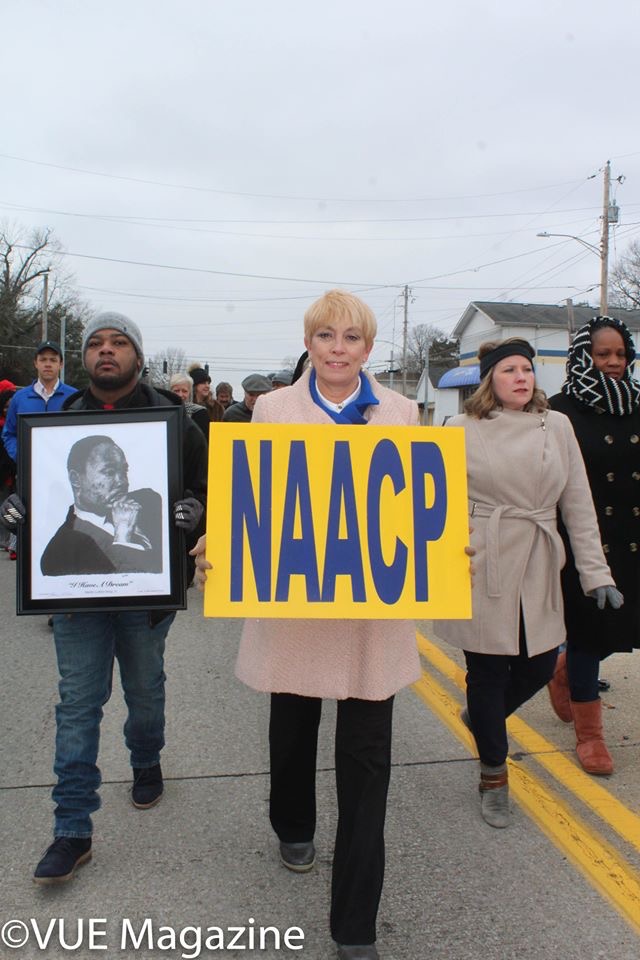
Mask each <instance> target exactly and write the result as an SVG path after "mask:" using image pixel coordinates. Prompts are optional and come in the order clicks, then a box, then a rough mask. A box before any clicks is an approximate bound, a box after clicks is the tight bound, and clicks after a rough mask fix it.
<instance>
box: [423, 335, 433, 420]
mask: <svg viewBox="0 0 640 960" xmlns="http://www.w3.org/2000/svg"><path fill="white" fill-rule="evenodd" d="M430 352H431V341H430V340H427V349H426V352H425V356H424V370H423V378H424V390H423V395H424V400H423V402H424V420H423V425H424V426H425V427H428V426H429V390H430V387H431V384H430V383H429V354H430Z"/></svg>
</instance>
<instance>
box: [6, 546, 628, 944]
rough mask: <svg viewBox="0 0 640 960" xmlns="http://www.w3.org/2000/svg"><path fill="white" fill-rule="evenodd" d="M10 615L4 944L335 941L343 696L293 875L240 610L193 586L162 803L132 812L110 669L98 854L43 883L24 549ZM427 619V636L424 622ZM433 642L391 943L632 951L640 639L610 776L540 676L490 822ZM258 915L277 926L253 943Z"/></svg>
mask: <svg viewBox="0 0 640 960" xmlns="http://www.w3.org/2000/svg"><path fill="white" fill-rule="evenodd" d="M0 621H1V623H2V651H3V669H2V671H1V673H0V684H1V691H2V693H1V697H0V719H1V723H0V730H1V731H2V733H1V739H0V758H1V763H0V803H1V807H0V809H1V811H2V812H1V830H2V850H3V851H4V868H3V869H2V871H1V876H0V957H2V958H8V957H11V958H15V960H31V958H34V960H35V958H37V957H74V958H81V960H89V958H95V957H107V958H116V957H136V958H138V960H149V958H150V960H153V958H157V957H171V958H176V957H182V958H185V960H195V958H197V957H223V956H229V957H246V956H268V957H274V958H275V957H278V956H287V957H295V956H300V955H302V956H304V957H305V958H306V960H320V958H333V957H334V955H335V954H334V948H333V945H332V942H331V939H330V936H329V932H328V921H327V913H328V900H329V883H330V864H331V853H332V844H333V833H334V830H335V820H336V807H335V797H334V785H333V764H332V750H331V741H332V725H333V721H334V709H333V705H332V704H331V703H327V704H326V707H325V711H324V716H323V730H322V733H321V743H322V746H321V752H320V758H319V766H320V772H319V775H318V800H319V825H318V832H317V836H316V843H317V847H318V853H319V858H318V863H317V867H316V868H315V869H314V870H313V871H312V872H311V873H310V874H307V875H304V876H300V875H294V874H292V873H290V872H289V871H287V870H286V869H284V868H283V867H282V866H281V864H280V863H279V861H278V857H277V849H276V843H275V840H274V837H273V836H272V834H271V830H270V827H269V823H268V819H267V796H268V762H267V750H266V730H267V713H268V699H267V697H266V696H264V695H261V694H257V693H254V692H253V691H251V690H248V689H246V688H244V687H243V686H242V685H241V684H240V683H239V682H238V681H237V680H236V679H235V678H234V675H233V663H234V657H235V651H236V648H237V643H238V637H239V631H240V627H241V624H240V622H238V621H233V620H206V621H205V620H204V619H203V617H202V602H201V597H200V596H199V595H198V594H197V593H196V592H195V591H194V590H193V589H191V590H190V591H189V610H188V611H186V612H184V613H180V614H178V617H177V620H176V623H175V624H174V627H173V628H172V630H171V632H170V635H169V640H168V653H167V676H168V681H167V693H168V706H167V721H168V722H167V746H166V748H165V751H164V753H163V761H162V762H163V769H164V773H165V777H166V791H165V796H164V797H163V800H162V802H161V803H160V804H159V805H158V806H157V807H156V808H154V809H152V810H149V811H138V810H135V809H134V808H133V807H132V806H131V803H130V801H129V793H128V791H129V786H130V769H129V765H128V758H127V756H126V755H125V749H124V744H123V741H122V733H121V730H122V724H123V720H124V708H123V702H122V696H121V693H120V690H119V686H118V683H117V679H116V682H115V689H114V694H113V696H112V699H111V701H110V702H109V704H108V705H107V706H106V708H105V718H104V721H103V728H102V743H101V753H100V764H101V769H102V773H103V780H104V782H103V787H102V791H101V795H102V800H103V806H102V809H101V810H100V811H99V812H98V814H97V815H96V816H95V835H94V856H93V859H92V861H91V862H90V863H88V864H87V865H86V866H84V867H83V868H82V869H81V870H79V871H78V874H77V876H76V877H75V878H74V879H73V880H72V881H71V882H70V883H68V884H65V885H63V886H61V887H59V888H41V887H37V886H35V885H34V884H33V883H32V881H31V875H32V871H33V868H34V866H35V864H36V863H37V861H38V859H39V857H40V855H41V853H42V851H43V849H44V848H45V847H46V846H47V845H48V843H49V842H50V838H51V812H52V804H51V800H50V790H51V786H52V769H51V768H52V758H53V739H54V706H55V703H56V699H57V686H56V667H55V658H54V651H53V643H52V636H51V631H50V630H49V628H48V627H47V623H46V618H45V617H42V616H31V617H16V616H15V564H13V563H11V562H10V561H9V560H8V557H7V555H6V554H5V553H2V554H0ZM419 628H420V631H421V633H422V634H424V635H425V636H427V637H429V638H430V639H431V640H433V639H434V638H433V636H432V635H431V633H430V625H429V624H420V625H419ZM421 643H422V652H423V653H424V655H425V660H424V663H425V667H426V669H427V670H428V672H429V674H430V675H431V677H432V679H430V680H425V682H424V684H421V685H420V688H419V689H417V690H405V691H403V692H402V693H401V694H400V695H399V696H398V698H397V708H396V719H395V735H394V770H393V775H392V785H391V793H390V800H389V813H388V820H387V875H386V882H385V889H384V894H383V900H382V904H381V909H380V914H379V932H378V946H379V950H380V955H381V957H382V958H383V960H405V958H408V960H414V958H415V960H422V958H425V960H426V958H429V960H431V958H433V960H533V958H535V960H540V958H545V960H547V958H549V960H556V958H557V960H574V958H575V960H578V958H579V960H592V958H593V960H596V958H600V957H602V958H605V957H606V958H607V960H637V958H638V957H639V956H640V883H639V881H638V877H639V876H640V828H639V824H640V817H639V815H638V814H639V812H640V811H639V805H638V797H639V791H638V786H639V783H640V763H639V760H640V714H639V711H638V707H637V702H638V690H639V683H640V655H638V654H636V655H635V656H618V657H617V658H614V659H613V660H611V661H610V662H609V663H608V664H607V669H606V671H605V673H606V675H607V677H608V679H610V680H611V681H612V689H611V691H610V693H609V694H606V695H605V707H606V710H605V714H606V721H607V729H608V733H609V742H610V744H611V746H612V749H613V754H614V759H615V762H616V767H617V769H616V773H615V774H614V776H613V777H611V778H607V779H606V780H601V781H599V782H597V783H595V781H594V778H586V776H585V777H583V778H581V775H580V772H579V771H578V769H577V767H576V766H575V764H574V763H573V760H572V747H573V743H572V737H571V730H570V728H567V727H564V726H563V725H562V724H561V723H560V722H559V721H558V720H556V719H555V718H554V717H553V716H552V715H551V712H550V709H549V707H548V704H547V702H546V695H544V694H541V695H539V697H538V698H536V700H535V701H534V702H533V703H531V704H530V705H528V706H527V707H526V708H525V709H524V710H523V711H522V720H523V721H524V722H523V723H522V724H521V726H518V727H517V729H516V731H515V732H516V733H517V735H518V739H517V740H516V739H515V736H514V740H513V750H512V763H511V772H512V784H513V792H514V801H513V824H512V826H511V827H510V828H509V829H507V830H503V831H497V830H493V829H492V828H491V827H488V826H487V825H486V824H485V823H484V822H483V821H482V819H481V817H480V814H479V800H478V794H477V761H476V760H474V758H473V755H472V753H471V749H470V745H469V742H468V737H467V738H466V739H465V736H466V734H465V732H464V730H463V729H462V727H461V725H460V724H459V722H458V720H457V710H458V704H459V703H460V702H461V701H462V694H461V691H460V689H459V686H458V684H459V683H460V679H461V674H460V671H459V668H456V663H457V664H459V662H460V661H459V658H458V657H457V655H456V654H455V653H453V652H452V651H451V650H447V649H444V648H441V647H440V645H439V644H435V645H433V646H431V645H429V644H425V643H424V642H423V641H421ZM587 781H588V782H587ZM209 927H210V928H216V929H214V930H212V931H210V932H209V933H207V928H209ZM233 927H236V928H243V930H242V932H238V931H235V932H234V931H233V930H231V928H233ZM265 927H272V928H276V930H275V931H273V930H272V931H267V932H266V933H264V936H265V938H266V942H267V948H266V949H260V928H265ZM293 928H299V929H300V931H301V932H302V936H300V934H299V933H297V932H296V930H295V929H293ZM287 931H288V933H287ZM27 935H28V940H27V942H26V944H25V945H24V946H21V947H18V946H16V944H17V943H18V942H19V941H20V940H21V939H24V938H25V936H27ZM47 935H48V937H49V940H48V945H47V946H46V947H41V946H39V945H38V936H39V937H40V938H41V941H42V943H44V942H45V939H46V937H47ZM91 935H93V942H91V939H90V937H91ZM207 936H209V937H211V938H213V939H212V940H211V941H210V948H211V949H207V948H205V945H204V944H205V940H206V938H207ZM233 937H235V938H236V946H235V947H230V946H229V943H230V941H231V940H232V938H233ZM276 937H278V938H279V948H277V946H276ZM12 938H13V945H12V946H11V945H9V946H8V945H7V942H9V944H10V943H11V939H12ZM252 938H253V940H252ZM61 941H64V942H61ZM76 942H78V946H77V948H75V949H71V948H72V947H73V945H74V944H75V943H76ZM251 942H253V944H254V949H253V950H251V949H248V946H249V945H250V944H251ZM65 944H66V946H65ZM136 944H138V946H136ZM223 947H224V948H223ZM300 947H302V949H296V948H300Z"/></svg>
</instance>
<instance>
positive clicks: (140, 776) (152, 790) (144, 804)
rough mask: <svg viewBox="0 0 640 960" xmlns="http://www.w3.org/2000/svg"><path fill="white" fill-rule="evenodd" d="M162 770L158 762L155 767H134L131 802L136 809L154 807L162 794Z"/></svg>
mask: <svg viewBox="0 0 640 960" xmlns="http://www.w3.org/2000/svg"><path fill="white" fill-rule="evenodd" d="M163 790H164V784H163V783H162V770H161V769H160V764H159V763H156V765H155V767H142V768H139V767H134V768H133V787H132V788H131V803H132V804H133V805H134V807H137V808H138V810H148V809H149V807H155V805H156V803H158V801H159V800H160V797H161V796H162V791H163Z"/></svg>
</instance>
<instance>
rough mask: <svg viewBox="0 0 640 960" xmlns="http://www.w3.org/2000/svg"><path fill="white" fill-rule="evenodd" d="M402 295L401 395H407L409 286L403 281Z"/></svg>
mask: <svg viewBox="0 0 640 960" xmlns="http://www.w3.org/2000/svg"><path fill="white" fill-rule="evenodd" d="M403 296H404V320H403V322H402V395H403V397H406V395H407V333H408V327H409V287H408V286H407V284H406V283H405V285H404V289H403Z"/></svg>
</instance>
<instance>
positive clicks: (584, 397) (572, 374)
mask: <svg viewBox="0 0 640 960" xmlns="http://www.w3.org/2000/svg"><path fill="white" fill-rule="evenodd" d="M603 327H611V328H612V329H613V330H617V331H618V333H619V334H620V336H621V337H622V339H623V340H624V346H625V351H626V354H627V367H626V369H625V371H624V376H623V377H622V379H620V380H614V379H613V377H609V376H607V374H606V373H603V372H602V370H596V368H595V367H594V365H593V358H592V356H591V335H592V334H593V332H594V331H595V330H598V329H602V328H603ZM635 356H636V351H635V347H634V345H633V340H632V339H631V334H630V333H629V330H628V328H627V326H626V324H624V323H623V322H622V320H616V319H614V318H613V317H593V318H592V319H591V320H589V322H588V323H585V325H584V326H583V327H580V329H579V330H578V331H577V332H576V334H575V336H574V338H573V340H572V342H571V346H570V347H569V353H568V354H567V379H566V381H565V382H564V384H563V386H562V392H563V393H566V394H568V395H569V396H571V397H575V399H576V400H579V401H580V402H581V403H586V404H587V405H588V406H590V407H598V408H600V409H601V410H604V411H605V412H606V413H612V414H613V415H614V416H616V417H624V416H626V415H628V414H630V413H633V412H634V410H637V408H638V405H639V404H640V383H638V381H637V380H634V379H633V377H632V373H633V361H634V359H635Z"/></svg>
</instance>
